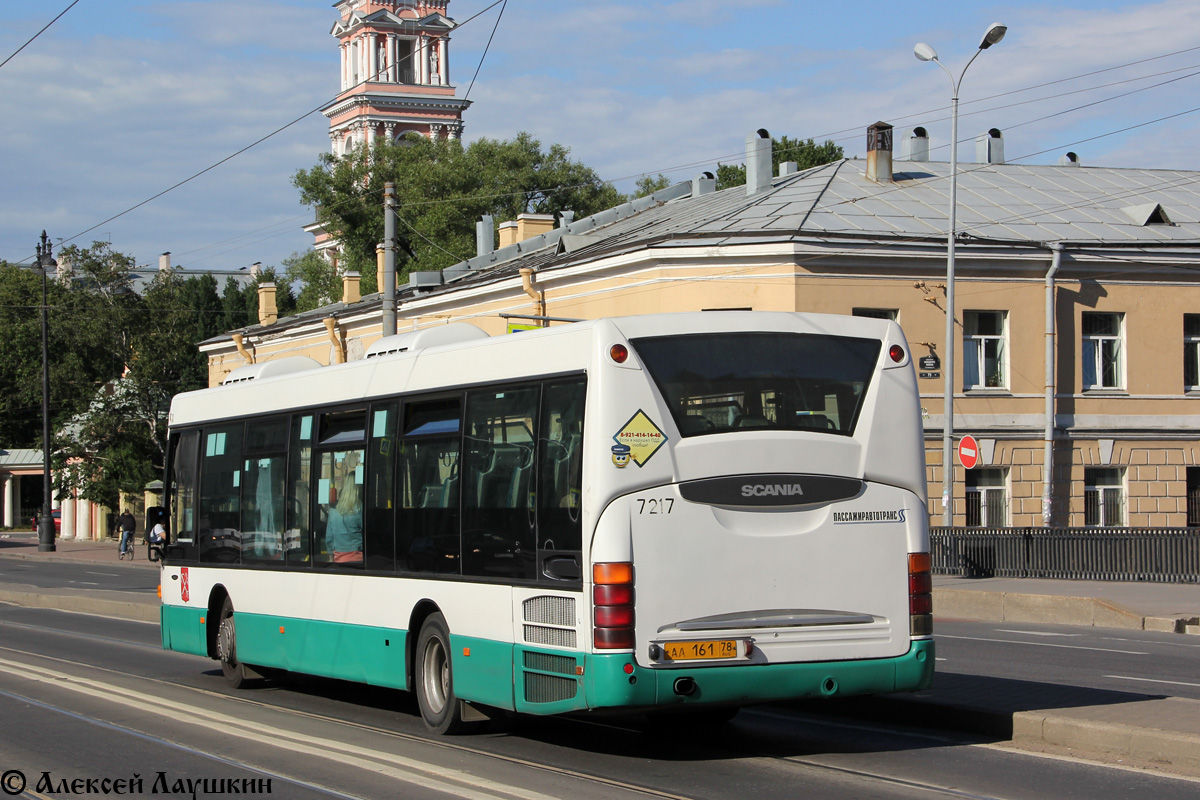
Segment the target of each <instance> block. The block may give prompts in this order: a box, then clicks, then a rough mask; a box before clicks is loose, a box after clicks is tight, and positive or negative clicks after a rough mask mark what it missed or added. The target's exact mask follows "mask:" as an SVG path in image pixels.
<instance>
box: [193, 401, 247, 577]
mask: <svg viewBox="0 0 1200 800" xmlns="http://www.w3.org/2000/svg"><path fill="white" fill-rule="evenodd" d="M244 429H245V424H244V423H241V422H238V423H235V424H233V425H222V426H219V427H212V428H205V429H204V440H203V442H202V444H201V447H202V450H201V457H200V508H201V509H203V516H201V518H200V519H199V521H198V526H197V528H198V530H197V538H198V539H199V541H198V543H197V544H198V546H199V551H200V560H201V561H215V562H218V563H222V564H237V563H239V562H240V561H241V560H242V520H241V502H240V499H241V483H242V469H241V467H242V432H243V430H244Z"/></svg>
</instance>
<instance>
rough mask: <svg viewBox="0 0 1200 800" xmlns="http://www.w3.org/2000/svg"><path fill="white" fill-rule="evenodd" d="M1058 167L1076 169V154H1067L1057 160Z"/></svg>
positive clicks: (1077, 158) (1077, 161)
mask: <svg viewBox="0 0 1200 800" xmlns="http://www.w3.org/2000/svg"><path fill="white" fill-rule="evenodd" d="M1058 165H1059V166H1060V167H1078V166H1079V156H1078V155H1077V154H1076V153H1067V154H1066V155H1065V156H1063V157H1062V158H1060V159H1059V160H1058Z"/></svg>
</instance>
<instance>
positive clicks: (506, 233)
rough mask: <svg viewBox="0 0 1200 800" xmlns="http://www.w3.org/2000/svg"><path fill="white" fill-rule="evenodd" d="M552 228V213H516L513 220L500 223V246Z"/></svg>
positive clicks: (506, 245) (521, 240)
mask: <svg viewBox="0 0 1200 800" xmlns="http://www.w3.org/2000/svg"><path fill="white" fill-rule="evenodd" d="M552 230H554V215H553V214H517V219H516V221H515V222H514V221H513V220H509V221H508V222H501V223H500V246H501V247H508V246H509V245H510V244H516V243H517V242H523V241H525V240H526V239H532V238H533V237H534V236H537V235H539V234H542V233H549V232H550V231H552Z"/></svg>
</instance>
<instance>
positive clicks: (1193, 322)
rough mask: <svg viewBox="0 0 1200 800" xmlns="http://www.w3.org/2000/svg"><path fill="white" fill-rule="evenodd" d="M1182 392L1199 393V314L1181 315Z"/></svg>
mask: <svg viewBox="0 0 1200 800" xmlns="http://www.w3.org/2000/svg"><path fill="white" fill-rule="evenodd" d="M1183 390H1184V391H1185V392H1194V391H1200V314H1184V315H1183Z"/></svg>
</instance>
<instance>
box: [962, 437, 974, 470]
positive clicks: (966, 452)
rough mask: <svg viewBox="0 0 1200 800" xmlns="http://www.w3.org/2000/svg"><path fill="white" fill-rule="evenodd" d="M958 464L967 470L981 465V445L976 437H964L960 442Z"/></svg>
mask: <svg viewBox="0 0 1200 800" xmlns="http://www.w3.org/2000/svg"><path fill="white" fill-rule="evenodd" d="M958 463H960V464H962V465H963V466H964V467H966V468H967V469H975V465H976V464H978V463H979V443H978V442H976V441H975V437H974V436H964V437H962V438H961V439H959V440H958Z"/></svg>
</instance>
